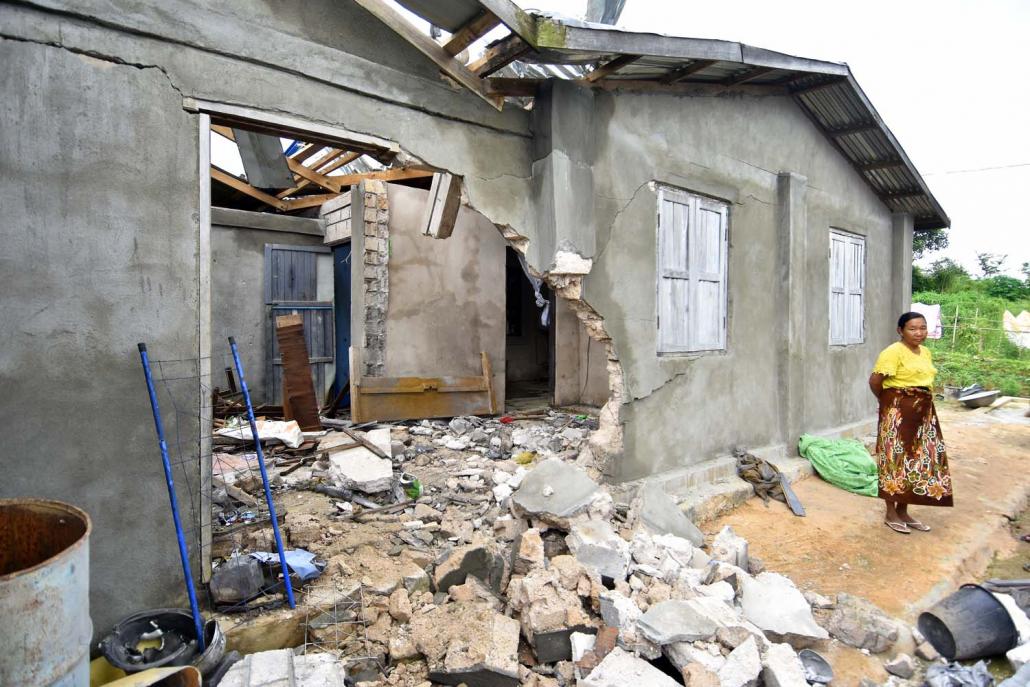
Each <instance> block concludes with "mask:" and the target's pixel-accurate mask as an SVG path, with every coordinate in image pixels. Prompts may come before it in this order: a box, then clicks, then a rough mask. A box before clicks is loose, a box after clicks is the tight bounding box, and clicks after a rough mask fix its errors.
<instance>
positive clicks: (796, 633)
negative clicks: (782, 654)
mask: <svg viewBox="0 0 1030 687" xmlns="http://www.w3.org/2000/svg"><path fill="white" fill-rule="evenodd" d="M741 583H742V591H741V598H740V605H741V610H742V611H743V613H744V617H745V618H747V619H748V620H749V621H751V622H752V623H754V624H755V625H756V626H758V628H759V629H761V630H762V631H763V632H765V633H767V634H769V635H771V637H770V639H773V640H776V639H782V640H783V641H786V642H787V643H789V644H790V645H791V646H794V647H803V646H807V645H808V644H810V643H811V642H812V641H814V640H819V639H827V638H829V634H827V632H826V630H824V629H823V628H822V627H820V626H819V625H818V624H817V623H816V622H815V618H814V617H812V609H811V607H809V605H808V602H807V601H805V597H804V596H802V595H801V592H800V591H798V588H797V587H795V586H794V583H793V582H791V581H790V580H789V579H788V578H786V577H784V576H783V575H779V574H777V573H770V572H764V573H762V574H761V575H758V576H757V577H751V576H749V575H747V574H744V575H743V576H742V577H741Z"/></svg>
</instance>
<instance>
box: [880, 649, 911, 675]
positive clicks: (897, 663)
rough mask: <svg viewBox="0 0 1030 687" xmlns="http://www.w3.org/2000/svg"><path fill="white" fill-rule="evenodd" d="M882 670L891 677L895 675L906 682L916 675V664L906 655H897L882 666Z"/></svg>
mask: <svg viewBox="0 0 1030 687" xmlns="http://www.w3.org/2000/svg"><path fill="white" fill-rule="evenodd" d="M883 668H884V670H886V671H887V672H888V673H890V674H891V675H897V676H898V677H900V678H901V679H903V680H907V679H909V678H910V677H912V676H913V675H915V673H916V662H915V660H914V659H913V658H912V657H911V656H909V655H908V654H898V655H897V656H895V657H894V658H893V659H891V660H890V661H887V662H886V663H884V664H883Z"/></svg>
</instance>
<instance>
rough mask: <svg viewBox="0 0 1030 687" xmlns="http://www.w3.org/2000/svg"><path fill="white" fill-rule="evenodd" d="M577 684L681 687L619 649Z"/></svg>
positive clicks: (658, 671) (608, 686) (619, 686)
mask: <svg viewBox="0 0 1030 687" xmlns="http://www.w3.org/2000/svg"><path fill="white" fill-rule="evenodd" d="M579 684H580V687H627V686H629V685H634V686H638V687H643V686H644V685H647V687H681V686H680V684H679V683H678V682H676V680H673V679H672V678H671V677H669V676H668V675H666V674H665V673H663V672H662V671H660V670H658V669H657V668H655V667H654V666H653V665H651V664H650V663H648V662H647V661H645V660H644V659H642V658H637V657H636V656H634V655H633V654H631V653H629V652H627V651H623V650H622V649H619V648H615V649H613V650H612V651H611V653H609V654H608V655H607V656H605V657H604V660H603V661H601V662H600V663H599V664H598V666H597V667H596V668H594V669H593V670H592V671H591V672H590V675H588V676H587V677H586V678H584V679H582V680H580V681H579Z"/></svg>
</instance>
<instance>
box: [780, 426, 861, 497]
mask: <svg viewBox="0 0 1030 687" xmlns="http://www.w3.org/2000/svg"><path fill="white" fill-rule="evenodd" d="M798 452H799V453H801V455H802V456H804V457H805V458H807V459H808V460H809V461H811V463H812V465H813V466H814V467H815V471H816V472H818V473H819V476H820V477H822V478H823V479H824V480H826V481H827V482H829V483H830V484H832V485H834V486H837V487H840V488H841V489H847V490H848V491H853V492H855V493H856V494H862V495H863V496H876V493H877V475H876V461H875V460H873V457H872V456H870V455H869V452H868V451H866V450H865V446H863V445H862V443H861V442H859V441H855V440H854V439H825V438H823V437H814V436H812V435H811V434H806V435H804V436H803V437H801V440H800V441H798Z"/></svg>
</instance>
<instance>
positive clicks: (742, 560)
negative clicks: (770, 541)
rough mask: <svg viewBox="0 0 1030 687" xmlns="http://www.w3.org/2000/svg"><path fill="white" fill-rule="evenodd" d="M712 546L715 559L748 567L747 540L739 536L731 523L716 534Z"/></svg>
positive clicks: (739, 566)
mask: <svg viewBox="0 0 1030 687" xmlns="http://www.w3.org/2000/svg"><path fill="white" fill-rule="evenodd" d="M710 548H711V552H712V558H714V559H715V560H717V561H722V562H723V563H729V564H730V565H735V566H737V567H738V568H742V569H743V570H747V569H748V555H747V540H746V539H744V538H743V537H738V536H737V535H736V534H735V533H734V532H733V528H732V527H730V526H729V525H726V526H725V527H723V528H722V531H720V532H719V534H717V535H716V537H715V540H714V541H713V542H712V546H711V547H710Z"/></svg>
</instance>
